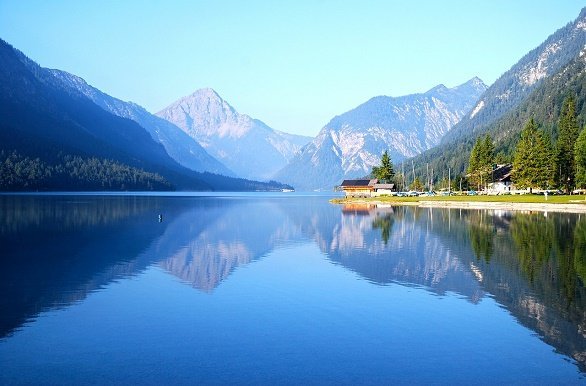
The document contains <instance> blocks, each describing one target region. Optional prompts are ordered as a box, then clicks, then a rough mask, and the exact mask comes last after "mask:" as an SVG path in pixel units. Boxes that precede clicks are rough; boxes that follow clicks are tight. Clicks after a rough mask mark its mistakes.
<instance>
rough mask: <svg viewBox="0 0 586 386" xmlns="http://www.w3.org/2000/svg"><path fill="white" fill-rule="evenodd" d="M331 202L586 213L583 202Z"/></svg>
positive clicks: (335, 202)
mask: <svg viewBox="0 0 586 386" xmlns="http://www.w3.org/2000/svg"><path fill="white" fill-rule="evenodd" d="M330 202H331V203H333V204H342V205H346V204H371V205H391V206H392V205H396V206H418V207H421V208H454V209H492V210H506V211H519V212H523V211H524V212H561V213H586V205H585V204H553V203H526V202H494V201H484V202H479V201H447V200H446V201H429V200H428V201H426V200H422V201H399V200H397V201H387V200H376V199H375V200H363V199H341V200H331V201H330Z"/></svg>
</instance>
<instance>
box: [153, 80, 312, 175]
mask: <svg viewBox="0 0 586 386" xmlns="http://www.w3.org/2000/svg"><path fill="white" fill-rule="evenodd" d="M157 115H158V116H159V117H161V118H164V119H166V120H168V121H169V122H172V123H174V124H175V125H177V126H178V127H180V128H181V129H182V130H184V131H185V132H186V133H187V134H188V135H189V136H191V137H192V138H194V139H195V140H197V141H198V142H199V143H200V144H201V145H202V146H203V147H204V148H205V149H206V150H207V151H208V152H209V153H210V154H211V155H212V156H214V157H215V158H217V159H218V160H220V161H221V162H222V163H224V164H225V165H226V166H228V167H229V168H230V169H231V170H233V171H234V172H236V174H238V175H239V176H242V177H246V178H255V179H270V178H272V177H273V176H274V174H275V173H276V172H277V171H278V170H279V169H281V168H282V167H283V166H285V165H286V164H287V162H289V161H290V160H291V159H292V158H293V156H294V155H295V153H296V152H297V151H298V150H299V149H300V148H301V147H302V146H303V145H305V144H306V143H308V142H309V141H311V138H310V137H305V136H300V135H293V134H287V133H283V132H280V131H277V130H274V129H272V128H270V127H268V126H267V125H266V124H264V123H263V122H262V121H259V120H258V119H253V118H251V117H249V116H248V115H245V114H240V113H238V112H237V111H236V110H235V109H234V108H233V107H232V106H230V105H229V104H228V102H226V101H225V100H223V99H222V98H221V97H220V96H219V95H218V94H217V93H216V92H215V91H214V90H212V89H211V88H205V89H201V90H197V91H195V92H194V93H193V94H191V95H188V96H186V97H183V98H181V99H179V100H177V101H176V102H174V103H173V104H171V105H170V106H168V107H166V108H164V109H163V110H161V111H160V112H158V113H157Z"/></svg>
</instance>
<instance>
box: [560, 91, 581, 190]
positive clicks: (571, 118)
mask: <svg viewBox="0 0 586 386" xmlns="http://www.w3.org/2000/svg"><path fill="white" fill-rule="evenodd" d="M578 134H579V128H578V119H577V117H576V101H575V99H574V97H573V96H570V97H567V98H566V99H565V100H564V104H563V106H562V110H561V112H560V119H559V121H558V140H557V143H556V163H557V165H556V173H557V175H556V181H557V183H558V184H559V186H562V187H564V189H565V191H566V193H569V192H570V189H571V187H572V186H574V182H575V181H574V180H575V176H576V164H575V159H574V146H575V144H576V140H577V139H578Z"/></svg>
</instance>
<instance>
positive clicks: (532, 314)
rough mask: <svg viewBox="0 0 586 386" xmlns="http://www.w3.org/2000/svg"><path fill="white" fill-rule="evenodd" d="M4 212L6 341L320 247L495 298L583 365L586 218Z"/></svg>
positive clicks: (203, 208) (154, 209)
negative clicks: (72, 312)
mask: <svg viewBox="0 0 586 386" xmlns="http://www.w3.org/2000/svg"><path fill="white" fill-rule="evenodd" d="M0 209H1V210H0V243H1V245H2V255H1V263H2V270H0V291H1V292H0V293H1V294H2V296H1V299H0V309H2V310H3V312H2V315H0V337H6V336H9V335H10V334H11V333H13V332H14V331H16V330H18V329H19V328H21V327H22V326H23V324H24V323H26V322H27V321H32V320H34V319H35V318H36V316H37V315H38V314H39V313H41V312H43V311H45V310H48V309H53V308H60V307H65V306H67V305H70V304H72V303H75V302H78V301H82V300H83V299H85V298H86V297H87V296H88V294H89V293H91V292H93V291H97V290H100V289H102V288H105V287H106V286H108V285H109V284H110V283H112V282H113V281H117V280H121V279H123V278H126V277H129V276H132V275H137V274H139V273H141V272H143V271H144V270H145V269H146V268H148V267H150V266H153V265H157V266H159V267H161V268H162V269H163V270H165V271H167V272H169V273H170V274H172V275H174V276H176V277H177V278H178V279H179V280H181V281H182V282H185V283H187V284H188V285H190V286H192V287H193V288H195V289H197V290H201V291H204V292H208V293H212V292H213V290H214V289H215V288H216V287H218V286H219V285H220V284H221V283H222V282H223V281H225V280H229V277H230V275H231V273H232V272H234V270H235V269H238V267H241V266H244V265H247V264H250V263H252V262H254V261H255V260H258V259H260V258H262V257H264V256H267V255H268V254H269V253H271V252H272V251H274V250H277V249H279V248H284V247H287V245H289V244H295V243H315V244H316V245H318V246H319V249H320V250H321V252H322V253H323V255H324V256H325V258H327V259H329V260H330V261H331V262H332V263H333V264H336V265H338V266H341V267H344V268H345V269H348V270H351V271H352V272H355V273H356V274H357V275H358V277H360V278H362V279H363V280H367V281H368V282H370V283H372V284H374V285H389V284H391V283H396V284H400V285H407V286H417V287H420V288H424V289H425V290H427V291H429V292H431V293H434V294H437V295H439V296H444V295H445V294H447V293H456V294H459V295H460V296H462V297H464V298H466V299H468V301H470V302H472V303H474V304H476V303H479V302H481V301H482V299H483V298H484V297H485V296H490V297H492V298H494V299H495V300H496V301H497V302H498V303H499V304H501V305H502V307H504V308H506V309H507V310H508V311H509V312H510V313H511V314H512V315H513V316H514V317H515V318H516V319H517V320H518V321H519V322H520V323H521V324H523V325H524V326H526V327H528V328H530V329H531V330H533V331H535V332H536V333H537V334H538V335H539V336H540V337H541V338H542V339H543V340H544V341H545V342H546V343H548V344H550V345H551V346H553V347H555V348H556V350H557V351H559V352H561V353H563V354H565V355H568V356H570V357H572V358H574V359H575V360H576V361H577V362H578V364H579V366H580V368H581V370H582V371H584V370H585V369H586V338H585V335H584V332H585V331H586V323H585V321H586V316H585V311H586V293H585V291H584V279H586V217H585V216H580V215H573V214H558V213H547V214H544V213H541V212H540V213H518V212H515V213H511V212H502V211H490V210H460V209H439V208H438V209H430V208H425V209H423V208H417V207H390V206H389V207H380V206H379V207H377V206H375V205H354V206H345V207H340V206H337V205H331V204H329V203H328V202H327V200H326V199H325V198H323V197H302V198H299V197H294V196H293V197H291V198H277V197H268V198H262V199H261V198H214V197H140V196H98V197H93V196H0ZM160 213H162V214H163V218H164V221H163V222H160V223H159V222H158V221H157V216H158V214H160Z"/></svg>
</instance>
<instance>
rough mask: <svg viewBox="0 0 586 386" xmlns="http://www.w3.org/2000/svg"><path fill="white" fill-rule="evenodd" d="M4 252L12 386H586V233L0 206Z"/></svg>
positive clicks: (556, 221)
mask: <svg viewBox="0 0 586 386" xmlns="http://www.w3.org/2000/svg"><path fill="white" fill-rule="evenodd" d="M159 214H162V216H163V221H162V222H159V219H158V215H159ZM0 248H1V249H0V264H1V266H0V384H21V383H30V384H111V383H118V384H178V383H179V384H224V383H238V384H287V383H291V384H304V383H312V384H328V383H329V384H388V383H418V384H429V383H445V384H454V383H459V384H469V383H521V384H525V383H538V384H552V383H554V384H580V383H585V377H584V375H585V374H586V335H585V334H586V291H585V288H584V280H586V216H584V215H582V216H580V215H577V214H576V215H573V214H556V213H547V214H544V213H539V212H538V213H511V212H502V211H490V210H459V209H443V208H442V209H439V208H438V209H420V208H414V207H394V208H392V207H380V206H379V207H375V206H368V207H367V206H355V207H342V206H338V205H332V204H329V203H328V199H327V197H326V196H297V195H289V194H274V195H234V196H215V197H214V196H210V197H206V196H193V197H174V196H115V195H112V196H91V195H50V196H42V195H41V196H34V195H31V196H7V195H4V196H0Z"/></svg>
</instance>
